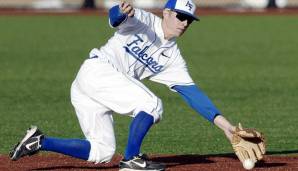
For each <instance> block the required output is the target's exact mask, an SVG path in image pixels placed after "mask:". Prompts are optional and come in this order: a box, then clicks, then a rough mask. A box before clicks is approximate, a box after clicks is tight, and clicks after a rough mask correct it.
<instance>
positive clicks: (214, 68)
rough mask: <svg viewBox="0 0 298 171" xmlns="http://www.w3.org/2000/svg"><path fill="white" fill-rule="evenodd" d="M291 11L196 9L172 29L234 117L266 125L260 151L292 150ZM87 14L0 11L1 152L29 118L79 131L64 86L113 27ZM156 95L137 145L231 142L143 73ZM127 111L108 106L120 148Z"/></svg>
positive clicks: (294, 54)
mask: <svg viewBox="0 0 298 171" xmlns="http://www.w3.org/2000/svg"><path fill="white" fill-rule="evenodd" d="M297 28H298V22H297V17H296V16H208V17H207V16H205V17H202V21H201V22H198V23H194V24H193V25H192V26H191V27H190V29H189V30H188V32H187V33H186V34H185V35H184V37H183V38H181V39H178V43H179V45H180V48H181V51H182V54H183V55H184V56H185V59H186V61H187V63H188V66H189V71H190V73H191V75H192V77H193V79H194V80H195V82H196V83H197V84H198V85H199V86H200V87H201V88H202V89H203V90H204V91H205V92H206V93H207V94H208V95H209V97H210V98H211V99H212V100H213V102H214V103H215V104H216V106H217V107H218V108H219V109H220V110H221V111H222V112H223V113H224V115H225V116H226V117H227V118H228V119H229V120H230V121H231V122H233V123H235V124H236V123H238V122H241V123H243V125H244V126H247V127H256V128H258V129H259V130H261V131H262V132H264V133H265V135H266V136H267V140H268V151H275V152H279V151H295V150H296V151H297V138H298V137H297V135H298V134H297V130H298V124H297V123H298V117H297V111H298V107H297V104H298V98H297V97H298V79H297V73H298V69H297V65H298V48H297V44H298V39H297V37H298V32H297ZM113 31H114V30H113V29H111V28H109V26H108V23H107V18H100V17H96V16H0V118H1V119H0V135H1V138H0V153H2V154H7V153H8V151H9V149H10V148H11V146H12V145H13V144H14V143H16V141H17V140H19V138H21V136H22V135H23V134H24V131H25V130H26V129H27V128H28V127H29V126H30V125H31V124H35V125H38V126H39V127H40V128H41V129H42V130H43V131H44V132H45V133H46V134H47V135H49V136H55V137H64V138H83V135H82V133H81V130H80V127H79V124H78V122H77V118H76V116H75V114H74V111H73V108H72V106H71V104H70V100H69V89H70V85H71V82H72V80H73V79H74V77H75V75H76V72H77V71H78V69H79V67H80V65H81V63H82V62H83V60H84V59H85V58H86V57H87V55H88V52H89V50H90V49H92V48H94V47H99V46H101V45H103V44H104V43H105V42H106V41H107V40H108V38H109V37H110V36H111V35H112V34H113ZM146 85H148V87H149V88H150V89H151V90H152V91H153V92H154V93H156V95H158V96H159V97H160V98H161V99H162V100H163V104H164V114H163V120H162V121H161V123H159V124H157V125H155V126H154V127H153V128H152V130H151V132H150V133H149V134H148V136H147V137H146V139H145V142H144V144H143V151H144V152H147V153H159V154H169V153H172V154H194V153H195V154H217V153H227V152H231V150H232V149H231V146H230V144H229V143H228V141H227V140H226V138H225V137H224V135H223V134H222V132H221V131H220V130H219V129H217V128H216V127H215V126H214V125H212V124H210V123H209V122H207V121H206V120H204V119H203V118H202V117H201V116H199V115H197V114H196V113H195V112H194V111H192V109H190V108H189V107H188V106H187V105H185V104H184V102H183V101H182V100H181V98H180V97H179V96H178V95H177V94H175V93H173V92H171V91H169V90H168V89H167V88H166V87H165V86H163V85H162V86H159V85H158V84H157V83H150V82H149V81H146ZM129 122H130V118H129V117H124V116H119V115H115V131H116V137H117V152H118V153H123V151H124V146H125V144H126V137H127V132H128V125H129Z"/></svg>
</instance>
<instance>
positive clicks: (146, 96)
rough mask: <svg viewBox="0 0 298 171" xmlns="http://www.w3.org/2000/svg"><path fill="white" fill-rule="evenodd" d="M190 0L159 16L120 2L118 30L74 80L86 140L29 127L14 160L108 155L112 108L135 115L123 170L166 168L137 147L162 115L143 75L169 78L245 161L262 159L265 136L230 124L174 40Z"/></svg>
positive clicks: (115, 16) (189, 13)
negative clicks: (39, 156) (40, 154)
mask: <svg viewBox="0 0 298 171" xmlns="http://www.w3.org/2000/svg"><path fill="white" fill-rule="evenodd" d="M195 11H196V5H195V4H194V2H193V1H192V0H168V1H167V3H166V4H165V7H164V10H163V13H162V16H163V18H160V17H158V16H156V15H154V14H152V13H149V12H146V11H144V10H141V9H135V8H133V6H132V5H130V4H129V3H127V2H125V1H122V2H121V3H119V5H116V6H114V7H112V8H111V9H110V11H109V24H110V26H111V27H113V28H115V29H116V32H115V34H114V35H113V36H112V37H111V38H110V39H109V40H108V42H107V43H106V44H105V45H104V46H102V47H100V48H94V49H92V50H91V51H90V54H89V58H88V59H86V60H85V61H84V63H83V64H82V66H81V68H80V70H79V72H78V74H77V76H76V78H75V80H74V81H73V83H72V87H71V102H72V104H73V106H74V108H75V111H76V115H77V118H78V120H79V123H80V126H81V129H82V131H83V133H84V135H85V137H86V139H61V138H53V137H49V136H46V135H44V134H43V133H42V132H41V131H40V130H39V129H38V128H37V127H36V126H32V127H31V128H30V129H29V130H28V131H27V134H26V135H25V137H24V138H23V139H22V140H21V141H20V142H19V143H18V144H17V145H16V146H15V148H14V149H13V150H12V152H11V153H10V157H11V159H12V160H18V159H19V158H21V157H23V156H26V155H32V154H36V153H37V152H38V151H40V150H42V151H52V152H57V153H62V154H65V155H69V156H72V157H76V158H80V159H83V160H87V161H91V162H95V163H102V162H109V161H110V160H111V159H112V156H113V155H114V152H115V147H116V142H115V135H114V129H113V117H112V114H113V113H118V114H120V115H128V116H132V117H133V119H132V121H131V124H130V129H129V136H128V140H127V146H126V150H125V154H124V158H123V160H121V161H120V164H119V167H120V170H121V171H134V170H151V171H160V170H164V169H165V166H164V165H163V164H161V163H154V162H152V161H149V160H148V157H147V156H146V155H144V154H142V153H141V152H140V147H141V145H142V142H143V139H144V137H145V136H146V134H147V132H148V131H149V129H150V127H151V126H152V125H153V124H155V123H157V122H159V121H160V120H161V118H162V112H163V107H162V102H161V100H160V99H159V98H158V97H157V96H156V95H155V94H154V93H153V92H151V91H150V90H149V89H148V88H147V87H146V86H145V85H144V84H143V83H142V82H141V80H143V79H145V78H148V79H149V80H151V81H154V82H158V83H161V84H165V85H167V86H168V87H169V89H170V90H172V91H174V92H177V93H179V94H180V95H181V97H182V98H183V99H184V100H185V101H186V103H188V104H189V105H190V106H191V107H192V108H193V109H194V110H195V111H197V112H198V113H199V114H201V115H202V116H203V117H204V118H206V119H207V120H209V121H210V122H212V123H214V124H215V125H216V126H217V127H219V128H220V129H222V130H223V132H224V134H225V135H226V136H227V138H228V139H229V140H230V141H231V142H232V143H233V147H234V149H235V151H236V154H237V156H238V157H239V156H240V157H239V159H241V161H244V159H247V158H251V159H254V161H257V160H260V159H262V155H263V154H264V153H265V147H264V145H263V141H259V142H258V143H255V142H252V141H248V140H246V139H245V138H243V137H250V138H251V137H253V138H258V139H260V140H263V139H262V135H261V134H260V133H259V132H257V131H254V130H251V129H250V130H249V131H247V129H242V128H241V127H235V126H233V125H231V124H230V123H229V122H228V121H227V120H226V119H225V118H224V117H223V116H222V114H221V112H220V111H219V110H218V109H217V108H216V107H215V106H214V105H213V104H212V102H211V101H210V100H209V98H208V97H207V96H206V95H205V94H204V93H203V92H202V91H201V90H200V88H199V87H198V86H197V85H196V84H195V83H194V81H193V80H192V78H191V77H190V75H189V73H188V70H187V66H186V63H185V61H184V59H183V57H182V55H181V53H180V50H179V48H178V46H177V43H176V41H175V40H176V38H177V37H180V36H181V35H183V33H184V32H185V31H186V30H187V28H188V27H189V26H190V25H191V24H192V23H193V21H197V20H199V19H198V17H197V16H196V15H195Z"/></svg>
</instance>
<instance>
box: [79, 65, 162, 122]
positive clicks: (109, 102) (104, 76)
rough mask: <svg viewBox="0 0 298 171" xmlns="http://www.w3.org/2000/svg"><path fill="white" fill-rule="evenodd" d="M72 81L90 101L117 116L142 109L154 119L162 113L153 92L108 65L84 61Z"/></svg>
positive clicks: (160, 105)
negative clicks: (74, 80) (74, 79)
mask: <svg viewBox="0 0 298 171" xmlns="http://www.w3.org/2000/svg"><path fill="white" fill-rule="evenodd" d="M76 81H77V82H78V85H79V87H80V88H81V89H82V91H84V92H85V93H86V94H88V96H89V97H90V98H92V99H93V100H94V101H97V102H98V103H101V104H103V105H104V106H106V107H108V108H109V109H111V110H113V111H115V112H117V113H120V114H126V113H130V112H133V113H137V112H138V111H140V110H144V111H145V112H148V113H153V115H154V116H155V118H157V117H158V116H159V115H160V114H161V112H162V104H161V101H160V99H159V98H157V97H156V96H155V95H154V93H152V92H151V91H150V90H149V89H148V88H147V87H146V86H145V85H144V84H142V83H141V82H139V81H138V80H136V79H134V78H132V77H130V76H128V75H126V74H123V73H122V72H119V71H117V69H115V68H114V67H113V66H112V65H111V64H109V63H101V62H98V63H96V62H94V63H93V61H91V60H90V61H87V62H85V64H84V65H83V66H82V67H81V69H80V72H79V74H78V76H77V78H76Z"/></svg>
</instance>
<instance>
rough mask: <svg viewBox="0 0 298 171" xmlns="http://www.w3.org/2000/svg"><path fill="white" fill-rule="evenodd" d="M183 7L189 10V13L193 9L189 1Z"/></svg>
mask: <svg viewBox="0 0 298 171" xmlns="http://www.w3.org/2000/svg"><path fill="white" fill-rule="evenodd" d="M185 6H186V7H188V8H189V11H191V9H192V8H193V5H192V4H191V3H190V2H189V1H187V3H186V5H185Z"/></svg>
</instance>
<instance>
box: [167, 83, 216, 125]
mask: <svg viewBox="0 0 298 171" xmlns="http://www.w3.org/2000/svg"><path fill="white" fill-rule="evenodd" d="M172 89H174V90H176V91H177V92H178V93H179V94H180V95H181V96H182V98H183V99H184V101H185V102H186V103H187V104H188V105H189V106H191V107H192V108H193V109H194V110H195V111H196V112H198V113H199V114H201V115H202V116H203V117H204V118H206V119H207V120H209V121H210V122H212V123H213V122H214V119H215V117H216V116H217V115H220V114H221V113H220V111H219V110H218V109H217V108H216V107H215V105H214V104H213V103H212V101H211V100H210V99H209V98H208V96H206V95H205V94H204V93H203V92H202V90H200V89H199V87H197V86H196V85H190V86H189V85H188V86H181V85H176V86H173V87H172Z"/></svg>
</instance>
